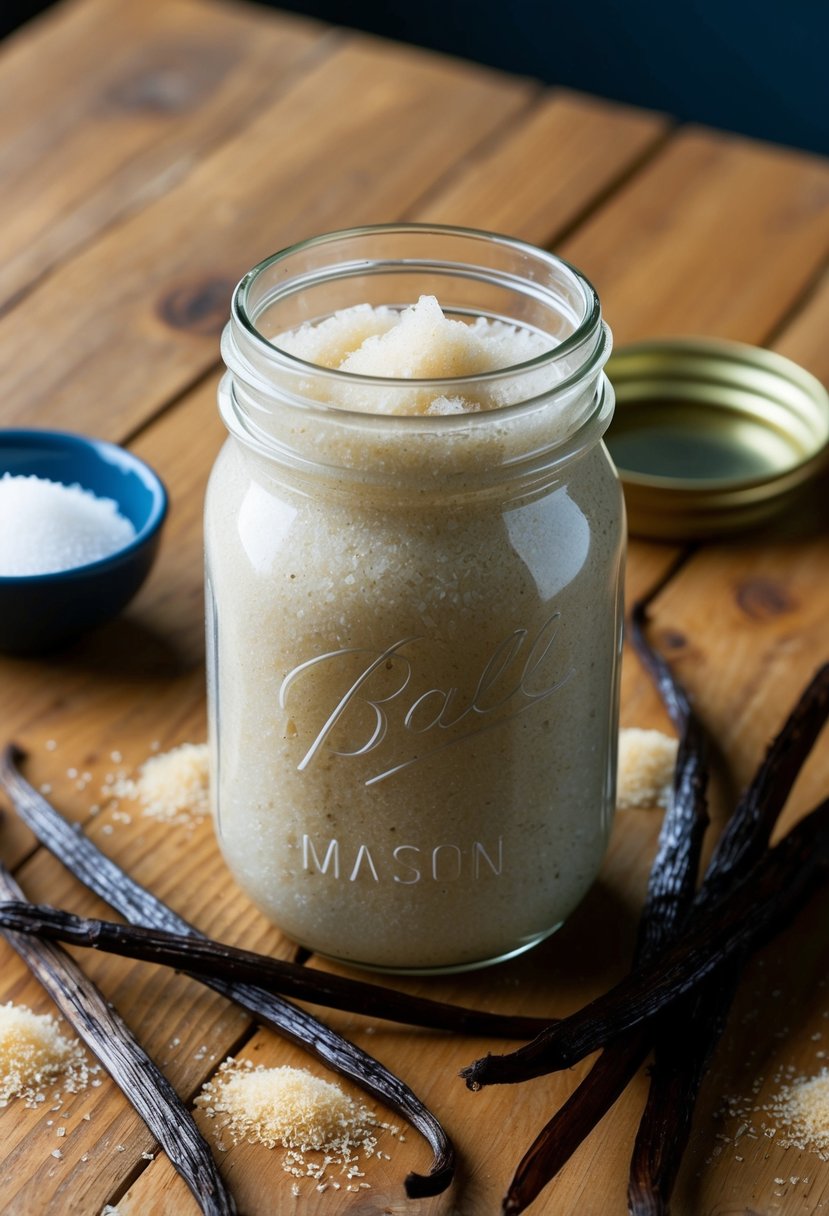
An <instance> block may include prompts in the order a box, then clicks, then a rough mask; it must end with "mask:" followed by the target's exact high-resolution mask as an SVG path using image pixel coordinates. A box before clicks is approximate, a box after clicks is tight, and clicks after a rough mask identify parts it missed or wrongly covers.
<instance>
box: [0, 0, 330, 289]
mask: <svg viewBox="0 0 829 1216" xmlns="http://www.w3.org/2000/svg"><path fill="white" fill-rule="evenodd" d="M324 32H325V31H324V29H323V27H321V26H316V25H314V24H312V23H310V22H304V21H299V20H297V19H294V18H291V17H281V18H277V17H267V16H266V15H265V14H264V13H263V12H262V11H261V10H259V9H255V8H253V7H246V6H243V5H241V4H240V5H224V4H214V3H211V2H210V0H170V2H169V3H166V4H159V3H149V4H147V3H141V2H140V0H123V2H122V3H118V4H113V3H111V0H80V2H79V3H72V4H68V5H66V6H60V7H58V9H57V10H56V12H55V14H54V16H52V17H51V18H50V19H49V20H47V21H45V22H43V23H42V24H41V23H36V24H35V26H34V27H33V28H32V29H31V30H30V31H24V32H23V33H22V34H21V35H20V36H19V37H17V38H14V39H11V40H10V41H9V43H8V44H7V46H6V47H5V48H4V50H3V52H2V55H0V113H2V114H3V120H4V139H3V144H2V147H0V179H2V181H3V192H2V203H0V308H3V307H4V306H8V303H9V301H10V300H11V299H12V298H13V297H15V296H16V295H18V294H19V293H20V292H21V291H23V290H25V288H26V287H28V286H30V285H31V284H33V283H35V282H36V281H37V280H38V279H39V278H40V277H41V276H42V275H44V274H45V273H47V272H48V271H49V270H50V269H51V268H53V267H54V266H55V265H57V264H58V263H59V262H61V261H63V260H65V259H66V258H67V256H69V255H70V254H71V253H73V252H74V251H75V250H77V249H78V248H79V247H80V246H82V245H83V244H85V243H86V242H88V241H89V240H90V239H91V238H92V237H94V236H95V235H96V234H97V233H99V232H100V231H101V230H102V229H103V228H105V227H107V226H108V225H110V224H112V223H113V222H114V221H116V220H119V219H122V218H123V217H124V216H126V215H128V214H130V213H131V212H134V211H135V210H137V209H139V208H141V207H143V206H145V205H146V204H147V202H149V201H150V200H151V199H153V198H156V197H158V196H159V195H160V194H163V193H165V192H166V191H167V190H169V189H170V188H171V187H172V186H173V185H174V184H175V183H176V182H177V181H179V180H181V179H182V178H183V177H185V176H186V174H187V173H188V172H189V171H190V170H191V169H192V168H193V166H194V164H196V163H197V162H198V161H199V160H200V159H201V157H203V156H204V154H205V153H206V152H207V151H209V150H210V149H211V148H214V147H216V146H217V145H219V144H221V143H222V142H224V141H225V140H226V139H227V138H228V137H229V136H231V135H232V134H233V133H234V132H235V131H237V130H238V128H239V127H240V126H241V125H243V124H244V123H245V122H246V121H248V120H249V119H250V118H252V117H253V116H254V115H255V114H256V113H257V111H258V110H259V109H260V108H261V107H262V106H263V105H266V104H269V103H271V102H273V100H274V98H276V97H278V96H279V95H280V94H281V93H283V92H284V91H285V90H286V89H287V87H288V85H289V83H290V82H291V81H292V79H293V78H294V76H295V74H296V72H297V70H298V69H299V68H301V67H302V65H303V64H304V63H305V62H307V60H308V56H309V52H310V51H311V50H312V49H315V48H319V50H322V49H323V47H322V44H321V39H322V37H323V35H324ZM326 45H333V43H332V41H331V39H330V38H329V39H328V40H327V42H326Z"/></svg>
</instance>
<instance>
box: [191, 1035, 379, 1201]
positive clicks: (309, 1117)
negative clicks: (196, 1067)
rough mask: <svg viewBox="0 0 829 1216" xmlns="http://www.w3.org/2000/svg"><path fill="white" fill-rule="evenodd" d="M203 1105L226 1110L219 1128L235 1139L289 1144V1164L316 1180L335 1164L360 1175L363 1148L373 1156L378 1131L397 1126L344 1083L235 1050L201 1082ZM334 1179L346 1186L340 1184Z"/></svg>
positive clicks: (210, 1111)
mask: <svg viewBox="0 0 829 1216" xmlns="http://www.w3.org/2000/svg"><path fill="white" fill-rule="evenodd" d="M196 1105H197V1106H200V1107H202V1108H203V1109H204V1110H205V1112H206V1113H207V1115H208V1116H209V1117H210V1118H215V1117H216V1116H217V1115H220V1116H224V1117H223V1119H222V1121H221V1123H220V1127H221V1129H222V1130H223V1131H226V1132H227V1133H228V1135H229V1137H230V1140H231V1142H232V1143H233V1144H241V1143H243V1142H245V1141H247V1143H249V1144H263V1145H265V1146H266V1147H267V1148H276V1147H277V1146H281V1147H282V1148H286V1149H288V1150H289V1151H288V1153H287V1155H286V1156H285V1158H284V1159H283V1162H282V1165H283V1169H285V1170H286V1172H287V1173H289V1174H292V1175H293V1176H294V1177H296V1178H302V1177H311V1178H315V1179H316V1180H317V1181H322V1180H323V1179H324V1178H325V1177H326V1170H327V1167H328V1166H330V1165H339V1166H340V1167H341V1171H342V1172H343V1173H344V1174H345V1176H346V1177H347V1178H349V1179H352V1178H361V1177H362V1176H363V1174H362V1171H361V1170H360V1168H359V1166H358V1164H357V1153H358V1152H361V1153H362V1154H363V1155H364V1156H366V1157H370V1156H372V1155H374V1153H375V1151H376V1148H377V1133H378V1131H379V1130H381V1129H382V1130H386V1131H389V1132H391V1133H392V1134H396V1131H397V1129H396V1128H394V1127H392V1126H391V1125H389V1124H387V1123H380V1122H379V1121H378V1120H377V1118H376V1117H375V1116H374V1114H373V1113H372V1111H370V1110H369V1108H368V1107H366V1106H360V1105H359V1104H358V1103H357V1102H355V1101H354V1099H353V1098H351V1097H349V1095H348V1094H347V1093H345V1092H344V1091H343V1090H342V1089H341V1088H340V1086H339V1085H336V1084H334V1083H333V1082H331V1081H325V1080H323V1079H322V1078H321V1077H316V1076H314V1075H313V1073H310V1072H308V1071H307V1069H304V1068H289V1067H281V1068H264V1067H262V1066H261V1065H260V1066H259V1067H257V1068H254V1066H253V1065H252V1064H251V1062H250V1061H249V1060H244V1061H238V1060H235V1059H233V1057H231V1058H230V1059H228V1060H226V1061H225V1062H224V1063H223V1064H222V1065H221V1066H220V1068H219V1072H218V1073H217V1075H216V1076H215V1077H214V1078H213V1079H212V1080H210V1081H208V1082H207V1084H206V1085H205V1086H204V1087H203V1088H202V1091H201V1093H200V1094H199V1095H198V1097H197V1098H196ZM307 1153H316V1154H322V1159H321V1161H320V1160H311V1161H309V1160H308V1158H307V1156H306V1154H307ZM332 1185H333V1186H334V1187H335V1188H336V1189H339V1186H338V1184H336V1183H333V1184H332ZM359 1185H361V1186H365V1185H366V1184H365V1183H362V1184H359ZM346 1189H347V1190H356V1189H357V1187H356V1186H349V1187H346Z"/></svg>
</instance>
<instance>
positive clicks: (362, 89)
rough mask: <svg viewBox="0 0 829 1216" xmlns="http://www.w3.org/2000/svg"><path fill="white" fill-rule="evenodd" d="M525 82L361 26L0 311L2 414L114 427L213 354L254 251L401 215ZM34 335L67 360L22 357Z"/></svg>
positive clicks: (158, 399) (521, 98)
mask: <svg viewBox="0 0 829 1216" xmlns="http://www.w3.org/2000/svg"><path fill="white" fill-rule="evenodd" d="M529 87H530V86H528V85H527V84H525V83H523V82H515V81H512V80H509V79H508V78H506V77H501V76H499V75H497V74H495V73H491V72H487V71H484V70H483V69H476V68H472V67H469V68H467V67H463V68H460V69H458V68H456V67H454V66H452V65H450V64H449V62H448V61H445V60H442V59H439V58H436V57H430V56H428V55H426V54H423V53H421V52H417V51H414V50H411V51H410V50H406V49H403V48H397V47H394V46H392V45H391V44H382V43H379V42H377V43H375V42H372V41H371V40H369V39H367V38H366V39H361V40H360V41H359V42H358V41H356V40H355V41H353V42H352V43H350V44H346V45H344V46H341V47H340V48H339V49H338V50H337V51H335V53H334V54H333V55H332V56H331V57H330V58H329V59H327V60H325V61H324V62H323V63H321V64H319V65H317V66H316V67H314V68H312V69H311V70H310V71H308V72H307V73H305V74H304V75H303V76H302V78H301V79H300V81H299V82H298V83H297V84H296V85H295V86H294V87H293V88H292V89H289V91H288V92H287V94H286V95H285V96H284V97H283V98H281V99H279V100H277V101H276V102H275V103H273V104H272V105H266V106H264V107H262V108H261V110H260V112H259V113H258V114H257V116H256V118H255V120H254V121H253V122H251V123H250V124H249V125H248V126H247V127H246V128H245V130H244V131H243V132H242V133H240V135H239V136H238V138H236V139H235V140H233V141H232V142H231V143H230V144H229V146H227V147H224V148H219V149H218V150H217V151H215V152H214V153H213V154H212V155H211V154H207V155H206V156H205V157H204V158H203V159H202V160H200V162H199V164H198V165H197V166H196V167H194V168H193V169H192V171H191V172H190V173H189V174H188V176H187V177H186V179H185V180H183V181H182V182H180V183H179V185H178V186H177V187H175V188H174V189H172V190H170V191H168V192H167V193H166V194H165V195H164V196H163V197H162V198H160V199H158V200H156V201H155V202H153V203H151V204H150V205H148V206H146V207H144V208H143V209H142V210H141V211H140V212H139V213H138V214H136V215H134V216H131V217H129V218H128V219H126V220H125V221H124V222H123V223H121V224H119V225H118V226H117V227H116V228H115V229H112V230H109V231H107V232H104V233H103V234H102V236H101V238H100V239H99V240H97V241H96V242H95V243H94V244H93V245H92V246H91V247H90V248H89V249H87V250H86V251H85V252H83V253H82V254H80V255H79V256H78V257H77V258H75V259H72V260H71V261H70V262H68V263H67V264H65V265H64V266H61V267H59V268H57V269H56V270H55V272H54V274H53V275H51V276H50V278H49V280H48V282H47V283H44V284H42V285H41V286H40V287H38V288H37V289H35V290H33V291H32V292H30V293H29V294H28V296H27V298H26V300H25V302H24V303H23V304H22V305H21V307H20V308H17V309H15V310H14V311H12V312H11V313H8V314H7V315H6V316H5V317H3V318H0V368H2V370H0V394H2V400H3V407H2V412H3V418H4V421H5V423H6V424H7V425H13V424H15V423H17V424H20V423H22V422H25V423H26V424H27V425H38V424H41V423H46V422H48V423H49V425H52V426H67V427H74V428H76V429H89V430H93V431H95V432H96V433H98V434H100V435H102V436H103V437H106V438H109V437H113V438H123V436H124V435H125V434H127V433H129V432H130V431H131V430H133V429H135V428H136V427H139V426H140V425H142V424H143V423H144V422H146V421H147V419H148V418H150V417H152V416H153V415H154V414H155V413H156V412H158V411H159V410H161V409H162V408H163V407H164V405H165V404H166V403H167V402H168V401H169V400H170V399H172V398H173V397H175V396H176V395H177V394H179V393H181V392H183V391H184V390H185V389H186V388H187V387H188V386H190V385H191V384H193V382H194V381H195V380H197V379H198V378H199V377H200V376H201V375H202V374H203V373H204V372H205V371H206V370H207V369H208V368H209V367H210V366H211V365H214V364H215V362H216V357H217V338H218V334H219V332H220V330H221V328H222V326H223V324H224V323H225V321H226V319H227V315H228V311H229V305H230V292H231V290H232V288H233V286H234V284H235V283H236V282H237V281H238V279H240V278H241V276H242V274H243V273H244V272H245V271H246V270H247V269H248V268H249V267H250V266H251V265H253V264H254V263H255V262H257V261H258V260H259V259H260V258H262V257H264V256H265V255H267V254H268V253H271V252H273V250H275V249H278V248H281V247H282V246H284V245H286V244H289V243H291V242H292V241H294V240H296V239H298V238H301V237H304V236H310V235H312V234H314V233H316V232H319V231H323V230H325V229H329V228H335V227H346V226H348V225H349V224H357V223H368V222H373V221H379V220H385V219H388V218H389V216H394V215H397V214H399V213H400V212H401V211H403V210H404V209H405V208H406V207H407V206H410V205H411V204H412V203H413V202H414V201H415V200H416V199H417V198H418V197H419V196H420V195H421V194H422V193H423V191H424V190H426V189H428V187H429V186H430V185H431V184H432V183H433V182H434V181H435V180H436V179H437V178H439V177H440V176H441V175H442V174H443V173H445V172H446V170H447V169H448V168H449V167H450V166H451V165H452V164H453V163H454V161H455V160H456V159H457V157H458V156H459V155H463V154H464V153H465V152H467V151H469V150H470V149H471V148H473V147H474V146H475V145H476V144H477V143H478V141H479V140H481V139H483V138H484V137H486V136H487V135H489V134H491V133H492V131H493V130H495V129H496V128H497V127H498V125H499V123H501V122H503V121H504V120H505V119H506V118H509V117H510V115H512V114H513V113H514V112H515V111H516V110H517V109H518V108H520V107H521V106H522V105H523V104H524V102H525V101H526V99H527V96H528V91H529ZM68 301H71V302H72V304H71V307H67V302H68ZM44 334H48V335H49V336H50V342H55V343H57V344H58V345H59V346H60V348H61V350H62V355H61V358H60V359H41V360H38V361H37V362H34V363H33V362H32V361H30V360H25V361H24V360H21V358H20V350H21V349H22V348H30V347H31V345H32V344H33V343H36V342H38V341H39V340H42V336H43V335H44ZM103 403H105V405H104V404H103Z"/></svg>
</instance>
